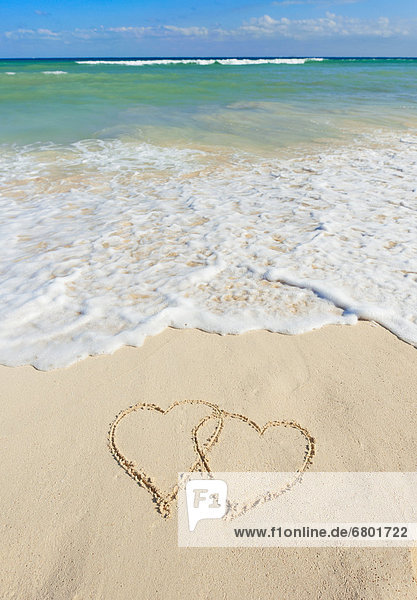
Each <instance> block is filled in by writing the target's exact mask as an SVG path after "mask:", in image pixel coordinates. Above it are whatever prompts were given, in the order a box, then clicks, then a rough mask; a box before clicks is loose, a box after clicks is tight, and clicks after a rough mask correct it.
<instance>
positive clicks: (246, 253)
mask: <svg viewBox="0 0 417 600" xmlns="http://www.w3.org/2000/svg"><path fill="white" fill-rule="evenodd" d="M416 131H417V59H407V58H404V59H369V58H364V59H349V58H346V59H329V58H321V57H314V58H264V59H256V58H243V59H242V58H239V59H238V58H223V59H222V58H217V59H216V58H212V59H210V58H209V59H207V58H204V59H202V58H194V59H181V58H178V59H161V58H155V59H140V58H139V59H127V58H126V59H99V58H92V59H75V58H74V59H47V60H46V59H45V60H38V59H34V60H1V61H0V208H1V220H0V236H1V240H2V253H1V256H0V308H1V311H0V363H2V364H7V365H21V364H33V365H35V366H36V367H37V368H39V369H50V368H54V367H62V366H66V365H69V364H71V363H73V362H75V361H76V360H79V359H81V358H84V357H86V356H88V355H89V354H93V355H94V354H102V353H109V352H113V351H114V350H116V349H117V348H119V347H120V346H122V345H125V344H130V345H134V346H139V345H141V344H142V343H143V342H144V340H145V338H146V337H147V336H148V335H154V334H157V333H158V332H160V331H162V330H163V329H164V328H166V327H168V326H172V327H178V328H187V327H197V328H200V329H203V330H205V331H213V332H217V333H221V334H227V333H233V334H235V333H241V332H244V331H248V330H252V329H268V330H270V331H277V332H282V333H287V334H297V333H302V332H306V331H309V330H311V329H314V328H318V327H321V326H324V325H326V324H331V323H338V324H347V325H348V324H354V323H356V322H357V320H358V319H367V320H371V321H375V322H377V323H380V324H381V325H382V326H384V327H386V328H388V329H389V330H391V331H392V332H393V333H395V334H396V335H397V336H399V337H400V338H401V339H403V340H405V341H407V342H409V343H411V344H414V345H417V235H416V233H417V203H416V197H417V194H416V192H417V135H416Z"/></svg>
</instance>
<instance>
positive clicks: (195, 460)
mask: <svg viewBox="0 0 417 600" xmlns="http://www.w3.org/2000/svg"><path fill="white" fill-rule="evenodd" d="M133 413H135V415H133ZM175 413H181V414H177V415H175ZM128 415H131V417H130V422H129V419H126V417H127V416H128ZM134 417H136V420H135V419H134ZM171 417H172V418H171ZM208 418H210V423H209V424H208V425H206V427H205V433H206V439H204V440H203V439H202V437H200V445H199V450H198V451H197V446H196V440H195V437H194V431H195V423H196V422H198V424H199V425H200V424H201V425H203V424H206V423H207V419H208ZM162 419H164V421H162ZM123 420H124V422H123V424H122V425H121V422H122V421H123ZM188 421H190V424H189V427H188V430H187V429H186V426H187V423H188ZM222 426H223V412H222V411H221V410H220V409H219V407H218V406H217V405H215V404H212V403H210V402H204V401H202V400H182V401H179V402H174V403H173V404H171V405H170V406H169V407H168V408H167V409H166V410H164V409H163V408H161V407H160V406H157V405H156V404H147V403H138V404H135V405H133V406H130V407H129V408H126V409H125V410H122V411H121V412H120V413H119V414H118V415H117V417H116V418H115V420H114V421H113V422H112V424H111V426H110V430H109V437H108V443H109V448H110V451H111V453H112V454H113V456H114V458H115V459H116V461H117V462H118V463H119V465H120V466H121V467H122V468H123V469H124V470H125V471H126V473H127V474H128V475H129V476H130V477H132V479H134V480H135V481H136V482H137V483H138V484H139V485H141V486H142V487H144V488H145V489H146V490H147V491H148V492H149V493H150V494H151V496H152V497H153V500H154V502H155V503H156V505H157V508H158V511H159V512H160V513H161V514H162V515H163V516H164V517H167V516H169V515H170V512H171V505H172V503H173V502H174V501H175V499H176V497H177V494H178V484H177V483H175V484H174V483H173V482H172V479H171V484H169V485H168V486H167V483H166V482H165V488H166V487H168V490H166V489H165V490H164V489H163V487H164V486H163V485H162V484H161V481H163V477H160V479H159V481H156V479H155V476H154V475H153V474H154V473H155V472H158V469H159V472H160V473H161V469H162V470H163V468H164V467H165V466H166V465H167V464H168V465H170V466H171V467H172V468H171V469H170V474H171V471H172V475H173V476H174V477H175V479H174V481H175V482H176V481H177V473H178V472H186V471H188V472H194V471H199V470H200V471H201V470H204V465H203V464H202V462H201V459H200V455H203V456H204V455H205V452H206V451H207V450H208V449H209V448H210V447H211V446H212V445H213V444H214V443H215V442H216V441H217V439H218V436H219V433H220V431H221V429H222ZM156 427H159V429H161V428H162V429H163V432H164V437H165V440H166V443H167V445H168V448H167V451H166V452H165V454H164V448H161V447H158V446H157V443H158V442H157V440H158V439H159V437H158V436H157V435H155V428H156ZM123 428H124V430H123ZM116 430H117V432H118V433H117V439H116ZM159 433H160V432H159ZM187 433H188V440H187ZM138 434H139V435H138ZM132 440H133V441H132ZM141 443H142V447H139V450H138V448H137V445H136V444H139V446H140V444H141ZM152 450H154V452H152ZM125 453H126V454H128V455H130V456H134V457H137V456H138V454H139V457H138V459H139V460H138V462H136V461H135V460H132V459H129V458H127V456H126V454H125ZM178 456H179V457H180V459H179V460H177V458H178ZM187 461H188V462H187ZM171 463H173V464H171ZM177 463H180V464H177ZM151 473H153V474H151Z"/></svg>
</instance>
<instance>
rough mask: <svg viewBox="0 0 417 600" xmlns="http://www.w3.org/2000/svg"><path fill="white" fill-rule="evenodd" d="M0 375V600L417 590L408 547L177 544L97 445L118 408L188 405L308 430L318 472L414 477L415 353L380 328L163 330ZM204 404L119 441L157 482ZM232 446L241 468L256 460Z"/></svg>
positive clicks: (180, 465) (181, 455) (186, 448)
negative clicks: (91, 354) (53, 364)
mask: <svg viewBox="0 0 417 600" xmlns="http://www.w3.org/2000/svg"><path fill="white" fill-rule="evenodd" d="M0 381H1V415H2V426H1V434H0V435H1V447H2V455H1V463H0V472H1V496H0V511H1V517H0V519H1V523H0V525H1V531H2V538H1V547H0V565H1V567H0V568H1V579H0V597H1V598H2V599H8V600H9V599H16V600H52V599H54V600H67V599H68V600H87V599H94V600H101V599H103V600H136V599H146V600H148V599H168V600H170V599H177V598H178V599H180V598H195V599H197V598H204V599H210V600H217V599H220V598H225V599H235V598H236V599H239V600H242V599H246V598H247V599H251V600H252V599H258V598H259V599H269V598H271V599H272V598H274V599H283V600H288V599H293V598H294V599H297V600H304V599H306V600H307V599H315V598H324V599H339V598H340V599H372V600H375V599H381V600H382V599H383V600H390V599H394V598H398V599H402V600H405V599H411V598H412V599H416V598H417V585H416V583H415V581H414V576H415V573H414V571H413V560H414V565H415V566H414V569H415V570H416V569H417V560H416V556H415V555H412V554H411V552H410V550H408V549H384V548H379V549H339V550H337V549H332V548H323V549H314V548H313V549H290V550H289V549H287V550H281V549H271V548H265V549H259V548H258V549H252V548H245V549H228V548H212V549H191V548H181V549H179V548H178V547H177V531H176V527H177V522H176V518H175V512H174V514H173V517H172V518H170V519H163V518H162V517H161V515H160V514H158V513H157V511H156V510H155V509H156V505H155V504H154V503H153V502H152V498H151V496H150V494H149V493H148V492H147V491H146V490H145V489H143V488H141V487H139V486H138V485H137V484H136V483H135V482H134V481H133V480H132V479H131V478H130V477H129V476H128V475H127V474H126V473H125V472H124V471H123V470H122V469H121V467H120V466H119V465H118V464H117V462H116V461H115V460H114V458H113V457H112V456H111V454H110V452H109V449H108V446H107V432H108V430H109V424H110V422H111V421H113V419H114V418H115V416H116V415H117V414H118V413H119V412H120V411H121V410H122V409H124V408H125V407H127V406H129V405H131V404H134V403H136V402H147V403H154V404H157V405H158V406H160V407H161V408H162V409H164V410H165V409H167V408H168V407H169V405H170V404H172V403H173V402H176V401H178V400H183V399H196V400H202V401H206V402H214V403H218V404H220V405H221V406H222V408H225V409H226V410H228V411H231V412H238V413H243V414H245V415H247V416H248V417H249V418H251V419H253V420H254V421H256V422H257V423H259V424H263V423H265V422H267V421H270V420H279V419H288V420H295V421H297V422H299V423H301V424H303V426H305V427H306V428H308V430H309V431H310V432H311V433H312V434H313V435H314V437H315V439H316V443H317V454H316V456H315V458H314V462H313V465H312V467H311V468H312V469H313V470H317V471H345V470H358V471H368V470H369V471H372V470H377V471H402V470H404V471H414V470H416V468H417V436H416V429H417V403H416V397H417V352H416V350H415V349H414V348H412V347H411V346H408V345H407V344H405V343H403V342H401V341H399V340H398V339H397V338H396V337H394V336H393V335H392V334H390V333H389V332H387V331H386V330H384V329H382V328H381V327H379V326H376V325H374V324H370V323H363V322H362V323H359V324H358V325H356V326H354V327H347V326H344V327H338V326H329V327H326V328H323V329H321V330H319V331H314V332H311V333H308V334H305V335H299V336H283V335H278V334H271V333H267V332H262V331H261V332H254V333H248V334H245V335H241V336H226V337H221V336H217V335H212V334H206V333H203V332H200V331H177V330H172V329H169V330H166V331H165V332H164V333H162V334H161V335H159V336H156V337H154V338H149V339H148V340H147V342H146V343H145V345H144V346H143V347H142V348H139V349H136V348H123V349H122V350H120V351H118V352H116V353H115V354H114V355H113V356H101V357H96V358H88V359H87V360H85V361H82V362H80V363H77V364H75V365H74V366H72V367H69V368H67V369H59V370H55V371H50V372H40V371H36V370H35V369H33V368H32V367H18V368H9V367H0ZM190 411H191V412H190ZM204 412H205V407H204V405H201V404H197V405H192V406H186V407H185V408H184V406H182V407H180V408H177V409H176V410H172V411H171V412H170V414H169V415H165V416H163V415H162V416H161V414H159V413H158V414H157V413H156V412H155V411H152V410H149V411H147V415H145V416H146V417H147V420H145V421H143V420H140V419H139V420H136V421H135V418H130V416H129V419H130V420H129V421H128V419H126V423H125V424H124V426H123V427H124V429H123V430H122V425H120V427H121V430H120V435H121V436H122V438H121V439H123V440H124V441H123V444H124V447H125V448H126V449H128V451H129V452H131V453H135V452H136V451H139V452H142V454H141V457H142V459H143V460H144V461H146V468H147V469H149V470H151V471H152V473H153V474H154V475H155V477H156V476H157V477H158V481H160V483H161V488H162V487H163V488H164V489H166V490H168V489H170V487H171V486H172V485H174V483H175V480H176V473H177V471H180V470H187V469H188V468H189V466H190V465H191V463H192V461H193V460H194V454H193V448H192V445H191V444H190V439H191V438H190V427H191V423H192V422H194V421H195V420H196V419H197V418H200V414H202V413H204ZM191 413H193V414H191ZM135 414H136V413H135ZM165 419H167V420H166V421H165ZM145 423H146V425H145ZM168 423H169V424H168ZM236 435H237V434H236ZM123 436H124V437H123ZM229 436H231V437H230V439H229V447H230V448H231V450H229V452H232V451H233V450H232V449H233V444H234V441H233V439H232V437H233V432H232V431H230V433H229ZM238 442H240V448H241V449H240V451H239V456H240V457H241V458H240V461H241V464H242V465H245V463H247V464H248V465H250V467H251V468H256V466H257V463H256V461H254V456H253V449H251V446H250V444H248V445H247V448H246V450H245V447H246V446H245V444H242V443H241V442H242V440H237V439H236V443H238ZM135 444H136V445H135ZM138 444H139V446H138ZM138 448H139V450H137V449H138ZM244 452H247V455H246V459H247V460H246V459H245V455H244ZM242 453H243V454H242ZM132 458H134V457H132ZM225 458H226V459H230V456H228V457H225ZM226 462H227V460H226ZM218 470H221V469H218Z"/></svg>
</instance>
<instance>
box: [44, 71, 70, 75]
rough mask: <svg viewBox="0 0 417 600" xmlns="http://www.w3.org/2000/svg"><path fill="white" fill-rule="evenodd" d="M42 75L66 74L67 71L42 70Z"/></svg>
mask: <svg viewBox="0 0 417 600" xmlns="http://www.w3.org/2000/svg"><path fill="white" fill-rule="evenodd" d="M42 73H43V74H44V75H66V74H67V73H68V71H42Z"/></svg>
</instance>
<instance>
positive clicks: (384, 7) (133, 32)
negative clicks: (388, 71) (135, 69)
mask: <svg viewBox="0 0 417 600" xmlns="http://www.w3.org/2000/svg"><path fill="white" fill-rule="evenodd" d="M313 55H314V56H324V55H326V56H417V6H416V0H397V1H395V0H394V1H393V0H270V1H269V2H256V1H252V2H251V1H249V0H248V1H247V2H246V1H245V0H240V1H238V0H222V1H220V0H209V1H208V2H207V1H204V2H203V1H191V2H187V1H186V0H184V1H179V0H160V1H159V2H155V1H152V0H106V1H103V0H100V1H99V0H84V1H82V0H72V1H71V2H66V1H59V0H18V2H16V3H13V2H6V0H0V56H2V57H5V58H9V57H17V58H19V57H57V56H59V57H71V56H313Z"/></svg>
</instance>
